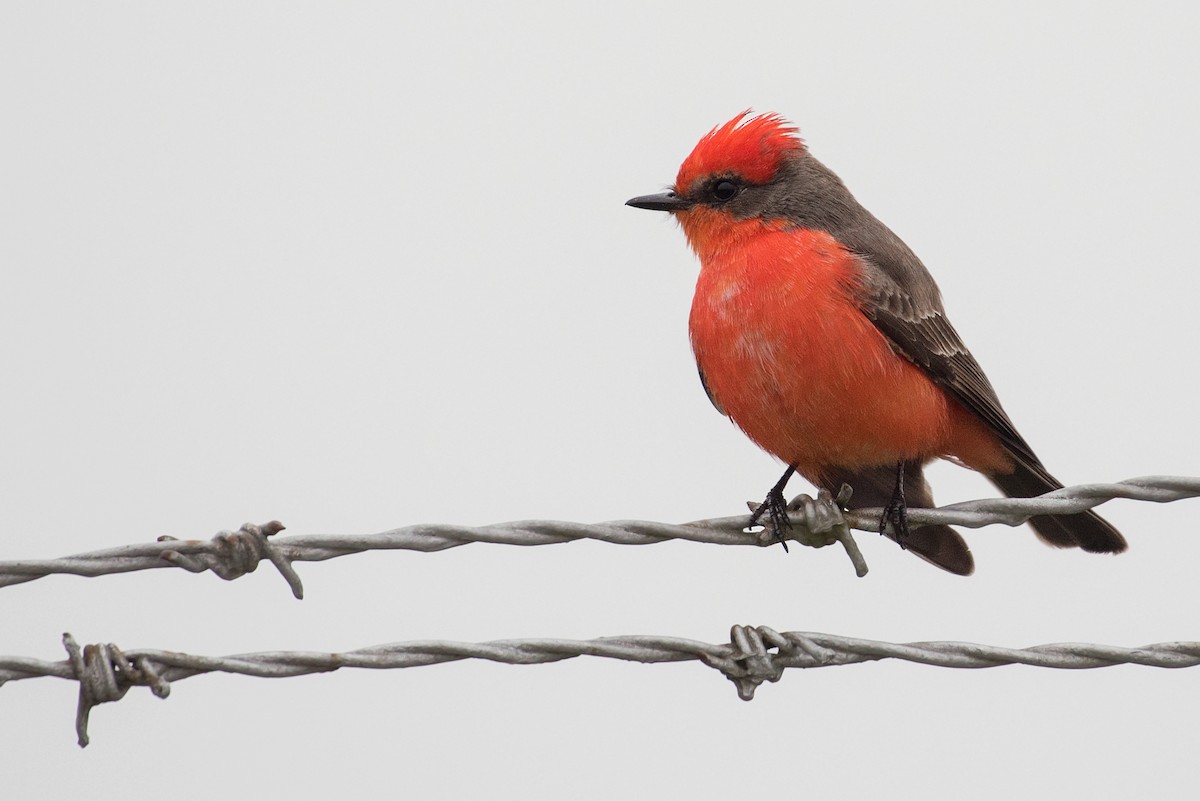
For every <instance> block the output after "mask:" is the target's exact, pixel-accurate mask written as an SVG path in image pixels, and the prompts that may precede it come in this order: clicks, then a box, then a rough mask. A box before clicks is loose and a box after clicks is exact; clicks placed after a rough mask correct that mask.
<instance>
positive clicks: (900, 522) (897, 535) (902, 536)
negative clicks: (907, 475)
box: [879, 462, 909, 551]
mask: <svg viewBox="0 0 1200 801" xmlns="http://www.w3.org/2000/svg"><path fill="white" fill-rule="evenodd" d="M889 522H890V523H891V524H892V534H893V536H894V539H895V540H896V544H897V545H899V546H900V550H902V551H904V550H908V546H907V545H906V544H905V542H906V540H908V538H909V530H908V504H907V503H905V501H904V462H896V489H894V490H893V491H892V499H891V500H890V501H888V505H887V506H885V507H883V514H882V515H881V516H880V518H879V533H880V534H883V533H885V532H886V531H887V524H888V523H889Z"/></svg>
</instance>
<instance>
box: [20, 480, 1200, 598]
mask: <svg viewBox="0 0 1200 801" xmlns="http://www.w3.org/2000/svg"><path fill="white" fill-rule="evenodd" d="M1195 497H1200V478H1192V477H1186V476H1145V477H1142V478H1131V479H1128V480H1127V481H1121V482H1117V483H1114V484H1080V485H1077V486H1074V487H1066V488H1064V489H1060V490H1056V491H1054V492H1050V493H1047V494H1045V495H1042V496H1040V497H1037V498H986V499H981V500H975V501H966V502H964V503H956V504H951V505H948V506H943V507H939V508H937V509H909V510H908V519H909V522H910V524H912V525H923V524H931V523H946V524H949V525H955V526H964V527H967V528H980V527H983V526H988V525H993V524H1003V525H1008V526H1018V525H1021V524H1022V523H1024V522H1025V521H1026V520H1028V519H1029V518H1030V517H1033V516H1034V515H1045V514H1076V513H1079V512H1082V511H1086V510H1088V509H1091V508H1092V507H1094V506H1098V505H1100V504H1102V503H1105V502H1106V501H1110V500H1113V499H1117V498H1123V499H1128V500H1137V501H1150V502H1154V503H1169V502H1171V501H1178V500H1182V499H1185V498H1195ZM791 508H792V510H793V512H792V516H791V521H792V526H793V528H792V530H791V531H790V532H788V536H787V539H789V540H793V541H797V542H800V543H802V544H806V545H811V546H815V547H820V546H823V545H829V544H831V543H833V542H841V543H842V545H843V546H845V548H846V550H847V553H848V554H849V556H850V558H851V560H852V561H853V562H854V566H855V570H856V571H857V572H858V574H859V575H860V576H861V575H865V574H866V563H865V561H864V560H863V559H862V555H861V553H859V552H858V548H857V546H856V545H855V544H854V540H853V537H852V536H851V535H850V533H849V532H850V529H855V530H858V531H866V532H873V533H878V532H879V519H880V514H881V511H882V510H879V509H856V510H854V511H849V512H843V511H842V510H841V509H840V508H838V505H837V499H833V498H831V497H830V496H829V494H828V493H825V492H822V493H819V494H818V497H817V498H816V499H813V498H809V497H808V496H800V497H799V498H798V499H797V500H796V501H793V503H792V507H791ZM748 524H749V515H735V516H731V517H722V518H713V519H709V520H696V521H693V522H691V523H685V524H682V525H675V524H670V523H657V522H653V521H646V520H614V521H609V522H605V523H595V524H587V523H573V522H567V521H559V520H520V521H514V522H509V523H497V524H493V525H487V526H457V525H449V524H443V523H420V524H417V525H411V526H404V527H402V528H396V529H392V530H390V531H384V532H381V533H378V534H360V535H323V534H300V535H290V536H279V535H278V532H280V531H282V530H283V528H284V526H283V524H282V523H279V522H277V521H271V522H269V523H264V524H261V525H255V524H250V523H248V524H246V525H244V526H242V527H241V528H240V529H239V530H238V531H233V532H229V531H223V532H220V533H219V534H217V535H216V536H215V537H213V538H212V539H210V540H177V539H175V538H173V537H161V538H159V541H157V542H151V543H142V544H137V545H125V546H120V547H117V548H109V549H106V550H101V551H91V552H88V553H81V554H76V555H74V556H67V557H63V558H59V559H18V560H12V561H0V587H7V586H12V585H14V584H22V583H24V582H27V581H33V580H34V579H38V578H42V577H44V576H49V575H55V574H69V575H76V576H103V575H110V574H114V573H128V572H132V571H136V570H151V569H156V568H163V567H173V566H174V567H182V568H184V569H185V570H188V571H191V572H196V573H198V572H203V571H206V570H210V571H212V572H214V573H215V574H217V575H218V576H220V577H221V578H223V579H227V580H232V579H235V578H238V577H239V576H243V575H245V574H246V573H251V572H254V570H256V569H257V567H258V565H259V564H260V563H261V561H262V560H263V559H266V560H268V561H270V562H271V563H272V564H273V565H274V566H275V568H276V569H277V570H279V572H280V573H281V574H282V575H283V577H284V578H285V580H286V581H287V582H288V585H289V587H290V588H291V590H292V594H293V595H295V597H297V598H302V597H303V594H304V590H303V585H302V584H301V581H300V577H299V575H298V574H297V573H296V571H295V569H294V568H293V566H292V563H293V562H321V561H324V560H326V559H333V558H336V557H339V556H347V555H349V554H355V553H362V552H364V551H377V550H380V551H385V550H410V551H423V552H434V551H442V550H446V549H447V548H455V547H458V546H460V545H467V544H469V543H473V542H486V543H494V544H503V545H524V546H531V545H553V544H558V543H564V542H572V541H575V540H585V539H588V540H597V541H600V542H609V543H614V544H618V545H653V544H656V543H660V542H666V541H668V540H686V541H689V542H702V543H709V544H715V545H757V546H764V545H771V544H773V543H775V542H777V540H776V538H775V537H774V535H773V534H772V533H770V532H765V531H747V530H746V527H747V525H748Z"/></svg>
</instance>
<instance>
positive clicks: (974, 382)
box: [867, 281, 1040, 465]
mask: <svg viewBox="0 0 1200 801" xmlns="http://www.w3.org/2000/svg"><path fill="white" fill-rule="evenodd" d="M876 284H877V286H876V287H874V290H875V291H874V293H873V297H872V298H871V301H872V302H871V304H870V307H869V308H868V309H867V316H868V317H870V318H871V321H872V322H873V323H874V324H875V327H876V328H878V329H879V330H880V331H881V332H883V334H884V336H886V337H887V338H888V339H889V340H890V341H891V342H892V344H893V345H894V346H895V347H896V350H898V351H899V352H900V353H901V354H903V355H904V356H905V358H907V359H908V360H909V361H911V362H913V363H914V364H916V365H917V366H918V367H920V368H921V369H922V370H924V371H925V372H926V373H928V374H929V376H930V378H932V379H933V380H934V381H936V382H937V383H938V384H940V385H941V386H942V387H944V388H945V389H946V390H947V391H948V392H949V393H950V394H951V395H953V396H954V397H955V398H956V399H957V400H958V401H959V402H960V403H962V405H963V406H965V407H967V409H968V410H970V411H971V412H972V413H973V414H974V415H975V416H976V417H978V418H979V419H980V420H982V421H983V422H985V423H987V425H988V427H989V428H991V429H992V431H994V432H996V435H997V436H998V437H999V438H1000V441H1001V442H1003V443H1004V445H1005V447H1007V448H1008V449H1009V450H1010V451H1011V452H1012V453H1013V455H1014V456H1016V457H1017V458H1019V459H1020V460H1021V461H1022V462H1025V463H1026V464H1029V465H1040V462H1039V461H1038V458H1037V456H1036V455H1034V453H1033V449H1032V448H1030V447H1029V443H1027V442H1026V441H1025V440H1024V438H1023V437H1022V436H1021V435H1020V434H1019V433H1017V429H1016V427H1015V426H1014V425H1013V423H1012V420H1010V419H1009V417H1008V414H1006V413H1005V411H1004V408H1003V407H1002V406H1001V405H1000V399H999V398H997V397H996V390H994V389H993V388H992V384H991V382H990V381H988V379H987V376H986V375H984V374H983V369H982V368H980V366H979V362H977V361H975V357H974V356H972V355H971V352H970V351H969V350H967V347H966V345H964V344H963V342H962V339H961V338H959V336H958V332H957V331H955V330H954V326H952V325H950V321H949V320H947V319H946V316H945V314H944V313H943V312H942V310H941V309H940V308H937V307H930V306H929V305H928V304H927V305H926V307H925V308H920V307H919V305H918V304H917V303H915V302H914V300H913V298H912V297H911V296H910V295H908V294H907V293H906V292H904V290H902V289H901V288H900V287H898V286H896V285H895V283H894V282H891V281H886V282H883V281H877V282H876ZM940 305H941V304H940V302H939V303H938V304H937V306H939V307H940Z"/></svg>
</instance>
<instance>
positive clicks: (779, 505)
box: [750, 465, 796, 551]
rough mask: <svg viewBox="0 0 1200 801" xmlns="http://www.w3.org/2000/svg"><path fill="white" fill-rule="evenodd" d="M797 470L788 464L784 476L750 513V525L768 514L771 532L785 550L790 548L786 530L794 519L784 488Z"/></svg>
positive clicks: (789, 528)
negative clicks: (791, 518) (791, 517)
mask: <svg viewBox="0 0 1200 801" xmlns="http://www.w3.org/2000/svg"><path fill="white" fill-rule="evenodd" d="M795 472H796V466H795V465H788V469H787V470H786V471H785V472H784V474H783V477H782V478H781V479H779V481H777V482H776V483H775V486H773V487H771V489H770V491H769V492H768V493H767V497H766V499H765V500H763V502H762V503H761V504H760V505H759V507H758V508H757V509H755V510H754V513H753V514H752V515H750V525H752V526H754V525H757V524H758V521H759V519H760V518H761V517H762V516H763V515H764V514H766V515H767V519H768V520H769V521H770V526H771V533H773V534H774V535H775V541H776V542H778V543H779V544H780V545H782V546H783V550H784V551H786V550H787V549H788V546H787V540H786V539H784V535H785V533H786V532H788V531H790V530H791V528H792V521H791V520H790V519H789V518H788V504H787V500H786V499H785V498H784V497H783V490H784V488H785V487H787V483H788V479H790V478H791V477H792V474H793V473H795Z"/></svg>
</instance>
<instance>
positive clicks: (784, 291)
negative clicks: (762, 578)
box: [628, 112, 1126, 576]
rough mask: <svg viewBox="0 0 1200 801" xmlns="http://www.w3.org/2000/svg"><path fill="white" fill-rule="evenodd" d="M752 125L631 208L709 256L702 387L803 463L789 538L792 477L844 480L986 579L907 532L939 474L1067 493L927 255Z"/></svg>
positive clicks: (700, 285)
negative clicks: (978, 355)
mask: <svg viewBox="0 0 1200 801" xmlns="http://www.w3.org/2000/svg"><path fill="white" fill-rule="evenodd" d="M749 114H750V112H743V113H742V114H739V115H738V116H736V117H734V118H733V119H732V120H730V121H729V122H727V123H725V124H724V125H722V126H720V127H717V128H714V129H713V130H712V131H710V132H709V133H708V135H707V136H705V137H704V138H703V139H701V140H700V142H699V144H697V145H696V147H695V149H694V150H693V151H692V153H691V155H690V156H688V157H687V159H686V160H685V161H684V162H683V166H681V167H680V168H679V174H678V175H677V176H676V179H675V186H674V187H673V188H672V190H671V191H668V192H664V193H662V194H657V195H646V196H643V197H635V198H633V199H632V200H630V201H628V205H630V206H634V207H636V208H640V209H654V210H658V211H667V212H670V213H671V214H673V215H674V216H675V219H676V220H678V221H679V224H680V226H682V228H683V232H684V234H685V235H686V236H687V239H688V243H689V244H690V245H691V246H692V249H693V250H694V251H695V252H696V255H697V256H699V258H700V276H699V279H698V280H697V282H696V295H695V297H694V298H693V300H692V311H691V319H690V330H691V340H692V349H693V351H694V352H695V354H696V364H697V366H698V368H699V370H700V380H701V381H702V382H703V384H704V388H705V390H706V391H707V392H708V396H709V398H710V399H711V400H712V402H713V405H714V406H716V407H717V409H718V410H719V411H721V412H722V413H724V414H726V415H728V416H729V417H730V418H731V419H732V420H733V422H734V423H736V424H737V426H738V427H739V428H741V429H742V431H744V432H745V433H746V435H747V436H748V437H750V439H752V440H754V442H756V443H757V444H758V445H759V446H760V447H762V448H763V449H765V450H767V451H769V452H770V453H773V454H775V455H776V456H778V457H779V458H780V459H782V460H783V461H784V462H786V463H787V464H788V469H787V471H786V472H785V473H784V475H783V478H781V479H780V481H779V483H778V484H776V485H775V487H774V488H772V490H771V492H770V493H769V494H768V495H767V502H766V503H765V504H764V505H763V506H762V507H760V512H761V511H763V510H766V511H769V512H770V514H771V518H772V522H773V524H774V526H775V529H776V531H777V532H778V531H780V526H781V525H786V521H787V516H786V511H785V501H784V498H783V489H784V487H785V485H786V484H787V481H788V479H789V478H790V477H791V475H792V473H793V472H796V473H799V474H800V475H802V476H804V477H805V478H807V479H808V480H809V481H811V482H812V483H813V484H815V485H817V486H819V487H824V488H827V489H829V490H831V491H832V492H834V493H835V494H836V493H837V491H838V488H839V487H840V486H841V484H842V483H843V482H845V483H847V484H849V485H850V486H851V487H853V489H854V494H853V497H852V499H851V505H852V506H853V507H856V508H861V507H871V506H882V507H884V508H885V512H884V523H886V522H888V521H889V520H890V521H891V523H892V526H891V527H890V529H889V531H888V534H889V536H891V537H893V538H894V539H896V540H897V541H898V542H899V543H900V544H901V545H902V546H903V547H906V548H908V549H909V550H911V551H913V552H914V553H916V554H917V555H918V556H920V557H922V558H924V559H926V560H927V561H929V562H932V563H933V564H935V565H937V566H938V567H941V568H944V569H945V570H948V571H950V572H952V573H957V574H959V575H964V576H965V575H970V574H971V573H972V572H973V571H974V569H975V563H974V559H973V558H972V556H971V551H970V549H969V548H968V547H967V544H966V543H965V542H964V541H963V539H962V537H961V536H959V534H958V533H957V532H956V531H955V530H954V529H952V528H950V527H949V526H945V525H935V526H921V527H914V528H912V529H911V530H909V529H908V526H907V516H906V513H905V507H906V505H908V506H913V507H929V506H932V505H933V495H932V493H931V492H930V489H929V485H928V483H926V481H925V476H924V474H923V469H924V465H925V464H927V463H928V462H930V461H931V460H932V459H934V458H941V459H948V460H950V461H953V462H956V463H958V464H960V465H964V466H966V467H969V468H971V469H973V470H977V471H979V472H981V473H983V474H984V475H985V476H987V477H988V479H990V480H991V482H992V483H993V484H995V485H996V486H997V487H998V488H999V489H1000V490H1001V491H1002V492H1003V493H1004V494H1005V495H1009V496H1012V497H1017V498H1026V497H1032V496H1036V495H1041V494H1042V493H1045V492H1049V491H1051V490H1056V489H1059V488H1061V487H1062V484H1060V483H1059V482H1058V480H1057V479H1055V478H1054V476H1052V475H1050V473H1049V472H1047V470H1046V468H1045V467H1043V466H1042V463H1041V461H1040V460H1039V459H1038V458H1037V456H1036V455H1034V452H1033V450H1032V449H1031V448H1030V447H1029V445H1028V443H1026V442H1025V440H1024V439H1023V438H1022V437H1021V435H1020V434H1018V433H1017V430H1016V428H1015V427H1014V426H1013V424H1012V421H1011V420H1009V418H1008V415H1007V414H1006V413H1005V412H1004V409H1003V408H1002V407H1001V406H1000V401H999V399H998V398H997V397H996V392H995V390H993V389H992V385H991V383H989V382H988V380H987V377H986V376H985V375H984V374H983V370H981V369H980V367H979V364H978V363H977V362H976V361H975V359H974V358H973V357H972V356H971V352H970V351H968V350H967V348H966V346H965V345H963V343H962V340H961V339H959V336H958V334H957V333H956V332H955V330H954V327H953V326H951V325H950V321H949V320H948V319H946V314H945V311H944V310H943V308H942V300H941V293H940V292H939V291H938V288H937V285H936V284H935V283H934V281H933V278H932V277H931V276H930V275H929V272H928V271H927V270H926V269H925V266H924V265H923V264H922V263H921V261H920V259H918V258H917V257H916V255H914V254H913V252H912V251H911V250H909V249H908V247H907V246H906V245H905V244H904V243H903V242H902V241H900V238H899V237H897V236H896V235H895V234H894V233H892V232H891V230H889V229H888V228H887V226H885V225H884V224H883V223H881V222H880V221H879V220H877V219H876V218H875V217H874V216H873V215H872V214H871V213H870V212H869V211H867V210H866V209H864V208H863V207H862V206H861V205H859V203H858V201H856V200H855V199H854V197H853V195H851V194H850V192H849V190H848V189H846V186H845V184H843V183H842V181H841V180H840V179H839V178H838V177H837V176H836V175H834V174H833V172H831V171H830V170H829V169H828V168H827V167H826V166H825V165H824V164H822V163H821V162H819V161H817V160H816V159H815V158H813V157H812V155H810V154H809V152H808V149H807V148H806V147H805V145H804V143H803V142H802V141H801V140H800V138H799V137H798V135H797V130H796V128H795V127H793V126H791V125H790V124H788V123H787V122H786V121H785V120H783V119H782V118H781V117H779V116H778V115H776V114H762V115H759V116H754V117H750V116H749ZM756 515H757V513H756ZM1029 522H1030V523H1031V524H1032V526H1033V528H1034V530H1035V531H1036V532H1037V534H1038V536H1039V537H1041V538H1042V540H1043V541H1045V542H1046V543H1048V544H1050V545H1053V546H1056V547H1059V548H1075V547H1078V548H1082V549H1084V550H1085V551H1091V552H1096V553H1120V552H1122V551H1124V550H1125V547H1126V546H1125V539H1124V538H1123V537H1122V536H1121V534H1120V533H1119V532H1118V531H1117V530H1116V529H1115V528H1113V527H1112V525H1110V524H1109V523H1108V522H1107V521H1105V520H1104V519H1102V518H1101V517H1099V516H1098V515H1096V514H1094V513H1092V512H1084V513H1082V514H1078V515H1071V516H1048V515H1047V516H1038V517H1034V518H1033V519H1031V520H1030V521H1029Z"/></svg>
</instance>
